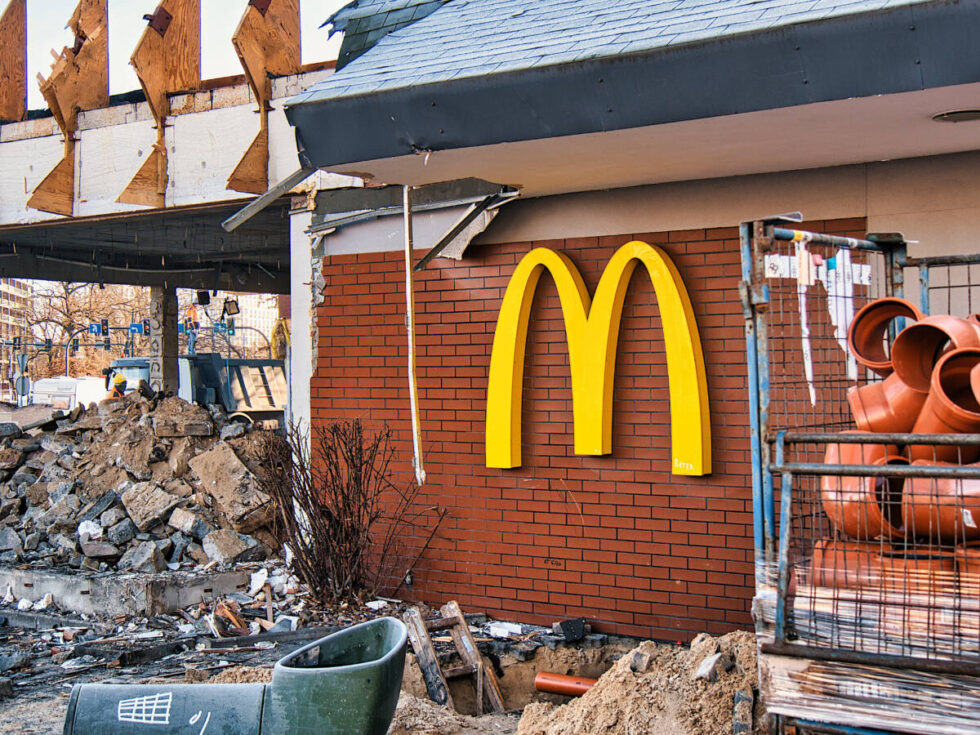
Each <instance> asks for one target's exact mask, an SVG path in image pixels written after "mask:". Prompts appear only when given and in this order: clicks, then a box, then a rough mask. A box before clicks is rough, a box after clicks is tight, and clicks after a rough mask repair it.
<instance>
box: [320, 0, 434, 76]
mask: <svg viewBox="0 0 980 735" xmlns="http://www.w3.org/2000/svg"><path fill="white" fill-rule="evenodd" d="M447 2H449V0H354V2H351V3H348V4H347V5H345V6H344V7H342V8H341V9H340V10H338V11H337V12H336V13H334V14H333V15H331V16H330V17H329V18H327V21H326V22H325V23H324V24H323V26H327V25H329V26H330V27H331V28H330V35H331V36H332V35H333V34H334V33H343V34H344V41H343V43H342V44H341V46H340V53H339V54H338V55H337V70H338V71H339V70H340V69H343V68H344V67H345V66H347V65H348V64H349V63H350V62H352V61H353V60H354V59H356V58H357V57H358V56H360V55H361V54H363V53H364V52H365V51H367V50H369V49H371V48H373V47H374V46H375V45H376V44H377V43H378V41H380V40H381V39H382V38H384V37H385V36H387V35H388V34H389V33H392V32H394V31H397V30H398V29H400V28H404V27H405V26H407V25H410V24H411V23H414V22H415V21H417V20H420V19H422V18H424V17H426V16H427V15H430V14H431V13H433V12H435V11H436V10H438V9H439V8H441V7H442V6H443V5H445V4H446V3H447ZM323 26H320V27H321V28H322V27H323Z"/></svg>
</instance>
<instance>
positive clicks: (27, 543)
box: [24, 531, 41, 551]
mask: <svg viewBox="0 0 980 735" xmlns="http://www.w3.org/2000/svg"><path fill="white" fill-rule="evenodd" d="M39 543H41V534H40V533H38V532H37V531H34V532H32V533H29V534H27V536H25V537H24V551H36V550H37V545H38V544H39Z"/></svg>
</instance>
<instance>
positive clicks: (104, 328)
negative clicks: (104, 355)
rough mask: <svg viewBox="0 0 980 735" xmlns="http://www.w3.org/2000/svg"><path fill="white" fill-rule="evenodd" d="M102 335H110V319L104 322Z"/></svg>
mask: <svg viewBox="0 0 980 735" xmlns="http://www.w3.org/2000/svg"><path fill="white" fill-rule="evenodd" d="M102 334H105V335H108V334H109V320H108V319H103V320H102ZM106 349H109V348H108V347H106Z"/></svg>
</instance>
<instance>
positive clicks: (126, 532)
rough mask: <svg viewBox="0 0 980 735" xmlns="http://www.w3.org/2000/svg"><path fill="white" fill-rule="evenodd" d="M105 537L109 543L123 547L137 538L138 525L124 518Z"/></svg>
mask: <svg viewBox="0 0 980 735" xmlns="http://www.w3.org/2000/svg"><path fill="white" fill-rule="evenodd" d="M105 537H106V540H107V541H109V543H112V544H116V545H117V546H122V545H123V544H126V543H129V542H130V541H132V540H133V539H134V538H135V537H136V524H134V523H133V522H132V521H131V520H129V519H128V518H124V519H123V520H121V521H119V523H117V524H116V525H114V526H113V527H112V528H110V529H109V530H108V531H106V534H105Z"/></svg>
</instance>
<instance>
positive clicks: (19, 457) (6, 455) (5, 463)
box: [0, 447, 24, 470]
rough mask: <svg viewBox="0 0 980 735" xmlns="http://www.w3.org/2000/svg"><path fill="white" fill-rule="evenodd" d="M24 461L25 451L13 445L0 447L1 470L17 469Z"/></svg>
mask: <svg viewBox="0 0 980 735" xmlns="http://www.w3.org/2000/svg"><path fill="white" fill-rule="evenodd" d="M23 462H24V453H23V452H22V451H20V450H19V449H14V448H13V447H4V448H3V449H0V470H16V469H17V468H18V467H20V466H21V464H22V463H23Z"/></svg>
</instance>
